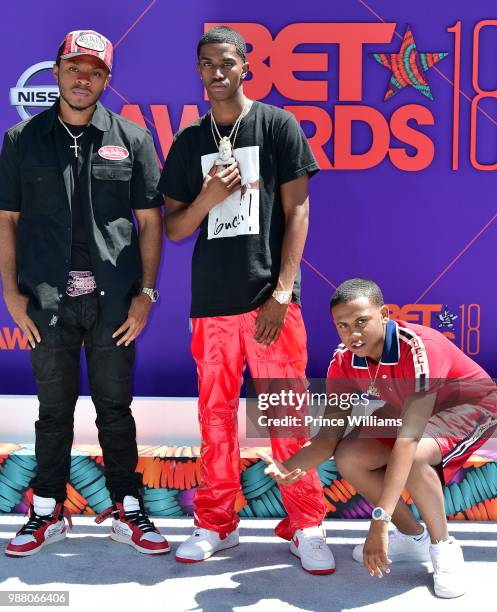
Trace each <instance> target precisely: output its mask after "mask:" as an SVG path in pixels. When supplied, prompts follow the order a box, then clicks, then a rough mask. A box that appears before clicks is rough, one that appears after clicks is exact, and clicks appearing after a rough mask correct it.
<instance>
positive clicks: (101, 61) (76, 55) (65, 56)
mask: <svg viewBox="0 0 497 612" xmlns="http://www.w3.org/2000/svg"><path fill="white" fill-rule="evenodd" d="M80 55H88V56H89V57H94V58H95V59H97V60H98V61H99V62H100V63H101V64H102V66H105V67H106V68H107V70H108V71H109V72H110V71H111V67H110V66H107V64H106V63H105V62H104V60H103V59H101V58H100V57H98V55H95V54H94V53H84V52H82V51H75V52H74V53H64V55H61V56H60V59H63V60H67V59H72V58H73V57H79V56H80Z"/></svg>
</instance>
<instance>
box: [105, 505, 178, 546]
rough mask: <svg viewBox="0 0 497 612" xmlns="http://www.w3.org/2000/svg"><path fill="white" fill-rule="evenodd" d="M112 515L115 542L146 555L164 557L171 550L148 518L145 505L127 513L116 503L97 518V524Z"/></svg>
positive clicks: (112, 535)
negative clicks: (127, 545)
mask: <svg viewBox="0 0 497 612" xmlns="http://www.w3.org/2000/svg"><path fill="white" fill-rule="evenodd" d="M125 499H126V498H125ZM133 499H135V498H133ZM135 501H138V500H136V499H135ZM111 515H112V519H113V520H112V527H111V532H110V537H111V538H112V539H113V540H114V541H116V542H121V543H122V544H129V546H132V547H133V548H135V549H136V550H138V551H139V552H141V553H144V554H146V555H164V554H166V553H168V552H169V551H170V550H171V547H170V546H169V543H168V541H167V540H166V538H165V537H164V536H163V535H162V534H161V533H159V530H158V529H157V528H156V526H155V525H154V524H153V523H152V521H151V520H150V519H149V518H148V515H147V513H146V512H145V509H144V508H143V504H140V506H139V507H138V510H131V511H129V510H128V511H126V510H125V509H124V506H123V504H121V503H119V502H116V503H115V504H114V505H113V506H110V507H109V508H107V510H104V511H103V512H101V513H100V514H99V515H98V516H97V517H96V518H95V523H102V522H103V521H105V520H106V519H107V518H109V517H110V516H111Z"/></svg>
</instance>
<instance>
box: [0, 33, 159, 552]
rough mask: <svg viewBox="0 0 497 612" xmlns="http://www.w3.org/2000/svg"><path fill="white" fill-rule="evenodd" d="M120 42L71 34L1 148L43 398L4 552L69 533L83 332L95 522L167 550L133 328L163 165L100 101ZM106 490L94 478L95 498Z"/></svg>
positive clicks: (19, 281) (154, 237)
mask: <svg viewBox="0 0 497 612" xmlns="http://www.w3.org/2000/svg"><path fill="white" fill-rule="evenodd" d="M112 54H113V53H112V44H111V43H110V42H109V41H108V40H107V39H106V38H105V37H104V36H102V35H101V34H98V33H97V32H93V31H89V30H77V31H74V32H70V33H69V34H67V35H66V37H65V38H64V40H63V41H62V44H61V45H60V47H59V51H58V54H57V59H56V62H55V66H54V76H55V79H56V81H57V84H58V87H59V91H60V99H59V100H57V101H56V102H55V104H54V105H53V106H52V107H51V108H49V109H48V110H46V111H43V112H42V113H40V114H38V115H36V116H35V117H32V118H30V119H28V120H27V121H24V122H22V123H19V124H18V125H16V126H14V127H13V128H11V129H10V130H8V132H7V133H6V134H5V138H4V143H3V147H2V153H1V155H0V243H1V244H2V249H1V252H0V272H1V274H2V285H3V295H4V299H5V303H6V305H7V308H8V310H9V313H10V314H11V316H12V318H13V319H14V321H15V322H16V323H17V325H18V326H19V327H20V329H21V330H22V331H23V332H24V333H25V334H26V336H27V338H28V341H29V343H30V345H31V348H32V350H31V353H30V359H31V365H32V368H33V372H34V375H35V378H36V383H37V387H38V398H39V402H40V409H39V419H38V420H37V421H36V424H35V430H36V442H35V453H36V461H37V468H36V474H35V477H34V479H33V481H32V482H31V485H32V487H33V493H34V494H33V504H32V505H31V508H30V516H29V520H28V521H27V523H26V524H25V525H24V526H23V527H22V528H21V529H20V530H19V531H18V532H17V534H16V535H15V537H14V538H13V539H12V540H11V541H10V542H9V543H8V544H7V547H6V549H5V552H6V554H7V555H9V556H15V557H24V556H30V555H33V554H34V553H37V552H39V551H40V550H41V548H42V547H43V546H45V545H46V544H50V543H52V542H57V541H58V540H61V539H62V538H64V537H65V535H66V526H65V521H64V515H65V509H64V501H65V499H66V484H67V481H68V480H69V476H70V471H71V470H70V468H71V445H72V441H73V419H74V408H75V405H76V401H77V399H78V395H79V377H80V357H81V344H82V343H84V348H85V353H86V362H87V366H88V378H89V383H90V390H91V396H92V400H93V403H94V404H95V408H96V412H97V419H96V425H97V428H98V438H99V442H100V445H101V447H102V453H103V458H104V462H105V475H106V484H107V487H108V489H109V492H110V496H111V500H112V502H113V505H112V506H111V507H109V508H108V510H106V511H104V512H103V513H102V514H101V515H100V516H99V517H97V522H100V521H102V520H104V518H106V517H108V516H111V515H112V517H113V519H114V520H113V524H112V531H111V538H112V539H114V540H116V541H118V542H122V543H125V544H128V545H130V546H132V547H133V548H135V549H136V550H139V551H140V552H143V553H146V554H161V553H166V552H168V551H169V545H168V543H167V541H166V539H165V538H164V536H162V535H161V534H160V533H159V532H158V530H157V529H156V528H155V526H154V524H153V523H152V522H151V521H150V519H149V518H148V516H147V514H146V512H145V508H144V505H143V499H142V497H141V495H140V487H141V477H140V474H139V473H137V472H136V466H137V462H138V449H137V445H136V428H135V422H134V419H133V416H132V414H131V410H130V404H131V399H132V397H131V383H132V367H133V362H134V356H135V346H134V344H135V343H134V340H135V338H136V337H137V336H138V335H139V334H140V333H141V331H142V330H143V328H144V327H145V325H146V323H147V319H148V316H149V313H150V309H151V307H152V302H153V301H155V300H156V297H157V293H156V292H155V290H154V285H155V279H156V274H157V269H158V265H159V260H160V252H161V246H162V218H161V206H162V198H161V196H160V194H159V193H158V191H157V189H156V187H157V180H158V176H159V170H158V167H157V163H156V154H155V150H154V146H153V141H152V137H151V134H150V132H148V130H145V129H144V128H142V127H140V126H138V125H136V124H134V123H132V122H130V121H128V120H127V119H124V118H123V117H120V116H119V115H116V114H115V113H112V112H110V111H109V110H107V109H106V108H104V107H103V106H102V105H101V104H100V103H99V101H98V100H99V98H100V96H101V94H102V92H103V91H104V89H105V87H106V86H107V84H108V82H109V79H110V71H111V68H112ZM133 212H134V215H135V216H136V219H137V224H138V232H137V229H136V228H135V224H134V219H133ZM85 478H86V476H85ZM89 478H90V481H88V483H87V484H88V485H90V484H91V482H92V480H91V478H92V477H91V476H90V477H89ZM88 492H90V490H89V489H88ZM102 493H103V494H104V495H105V497H102ZM106 497H107V495H106V492H105V491H101V490H93V493H92V495H91V496H90V497H89V501H90V503H92V504H93V503H97V502H100V503H101V502H102V501H104V499H105V498H106ZM92 500H93V501H92Z"/></svg>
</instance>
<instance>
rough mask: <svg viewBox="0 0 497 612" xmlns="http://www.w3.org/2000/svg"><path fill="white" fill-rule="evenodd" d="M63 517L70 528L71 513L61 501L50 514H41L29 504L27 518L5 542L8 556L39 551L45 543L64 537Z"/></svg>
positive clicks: (26, 554)
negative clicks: (10, 538)
mask: <svg viewBox="0 0 497 612" xmlns="http://www.w3.org/2000/svg"><path fill="white" fill-rule="evenodd" d="M64 518H66V519H67V522H68V523H69V527H71V528H72V521H71V515H70V514H69V512H68V511H67V510H66V508H64V504H63V503H59V504H56V506H55V509H54V511H53V512H52V514H48V515H46V516H41V515H39V514H36V512H35V510H34V507H33V505H31V506H30V510H29V520H28V522H27V523H26V524H25V525H24V526H23V527H21V529H19V531H18V532H17V533H16V535H15V536H14V538H12V540H11V541H10V542H9V543H8V544H7V547H6V549H5V554H6V555H7V556H8V557H27V556H29V555H34V554H35V553H37V552H38V551H40V550H41V549H42V548H43V547H44V546H45V545H46V544H53V543H54V542H58V541H59V540H63V539H64V538H65V537H66V533H67V529H66V523H65V521H64Z"/></svg>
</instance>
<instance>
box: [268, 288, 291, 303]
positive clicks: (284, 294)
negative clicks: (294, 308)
mask: <svg viewBox="0 0 497 612" xmlns="http://www.w3.org/2000/svg"><path fill="white" fill-rule="evenodd" d="M272 296H273V297H274V299H275V300H276V301H277V302H278V303H279V304H290V302H291V301H292V292H291V291H279V290H278V289H275V290H274V291H273V293H272Z"/></svg>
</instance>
